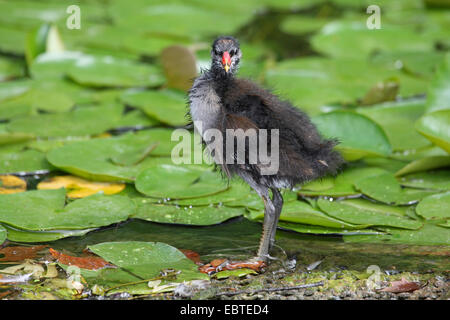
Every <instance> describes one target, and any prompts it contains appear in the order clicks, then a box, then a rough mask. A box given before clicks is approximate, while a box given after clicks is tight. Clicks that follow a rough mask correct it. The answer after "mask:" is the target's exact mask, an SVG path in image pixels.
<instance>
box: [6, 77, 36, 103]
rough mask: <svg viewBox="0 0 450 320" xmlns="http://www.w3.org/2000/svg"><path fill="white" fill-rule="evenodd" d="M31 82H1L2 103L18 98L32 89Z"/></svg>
mask: <svg viewBox="0 0 450 320" xmlns="http://www.w3.org/2000/svg"><path fill="white" fill-rule="evenodd" d="M31 84H32V81H31V80H16V81H6V82H0V101H4V100H8V99H11V98H14V97H18V96H20V95H22V94H24V93H25V92H27V91H28V90H29V89H30V87H31Z"/></svg>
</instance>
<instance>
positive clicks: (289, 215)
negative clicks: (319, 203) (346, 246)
mask: <svg viewBox="0 0 450 320" xmlns="http://www.w3.org/2000/svg"><path fill="white" fill-rule="evenodd" d="M263 217H264V214H263V213H261V214H259V215H258V216H254V217H253V218H254V219H262V218H263ZM280 221H286V222H295V223H300V224H304V225H314V226H321V227H329V228H333V229H354V228H364V227H365V226H355V225H353V224H350V223H347V222H345V221H342V220H339V219H335V218H334V217H329V216H327V215H326V214H325V213H323V212H322V211H320V210H317V209H314V208H313V207H312V206H311V205H310V204H308V203H306V202H304V201H291V202H288V203H286V204H284V205H283V210H282V211H281V216H280Z"/></svg>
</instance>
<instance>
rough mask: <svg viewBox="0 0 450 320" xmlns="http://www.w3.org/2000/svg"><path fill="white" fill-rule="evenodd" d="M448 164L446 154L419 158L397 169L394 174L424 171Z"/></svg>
mask: <svg viewBox="0 0 450 320" xmlns="http://www.w3.org/2000/svg"><path fill="white" fill-rule="evenodd" d="M449 166H450V157H448V156H431V157H425V158H420V159H417V160H414V161H412V162H410V163H408V164H407V165H406V166H404V167H403V168H401V169H400V170H398V171H397V172H396V173H395V175H396V176H403V175H406V174H409V173H415V172H420V171H426V170H431V169H439V168H445V167H449Z"/></svg>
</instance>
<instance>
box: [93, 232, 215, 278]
mask: <svg viewBox="0 0 450 320" xmlns="http://www.w3.org/2000/svg"><path fill="white" fill-rule="evenodd" d="M88 248H89V250H91V251H92V252H93V253H95V254H97V255H98V256H100V257H102V258H103V259H105V260H106V261H108V262H110V263H112V264H114V265H116V266H118V267H120V268H123V269H125V270H128V271H129V272H132V273H133V274H135V275H137V276H139V277H141V279H149V280H150V279H152V278H155V277H157V276H160V275H161V271H163V270H165V269H175V270H176V271H180V273H178V274H176V280H175V281H174V282H180V281H189V280H193V279H208V276H207V275H204V274H202V273H200V272H199V271H198V270H197V268H198V267H197V265H196V264H195V263H194V262H192V261H191V260H189V259H188V258H186V256H185V255H184V254H183V253H182V252H181V251H179V250H178V249H176V248H174V247H172V246H170V245H168V244H165V243H161V242H140V241H127V242H104V243H99V244H96V245H92V246H89V247H88Z"/></svg>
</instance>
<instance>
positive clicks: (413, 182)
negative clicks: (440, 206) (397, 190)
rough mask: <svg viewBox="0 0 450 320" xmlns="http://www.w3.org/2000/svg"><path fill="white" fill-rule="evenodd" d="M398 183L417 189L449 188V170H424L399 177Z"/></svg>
mask: <svg viewBox="0 0 450 320" xmlns="http://www.w3.org/2000/svg"><path fill="white" fill-rule="evenodd" d="M400 184H401V185H402V186H405V187H411V188H417V189H432V190H441V191H447V190H450V170H436V171H425V172H418V173H412V174H408V175H406V176H403V177H401V178H400Z"/></svg>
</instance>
